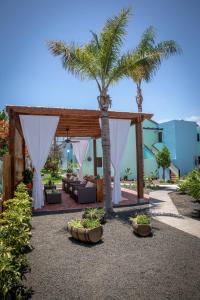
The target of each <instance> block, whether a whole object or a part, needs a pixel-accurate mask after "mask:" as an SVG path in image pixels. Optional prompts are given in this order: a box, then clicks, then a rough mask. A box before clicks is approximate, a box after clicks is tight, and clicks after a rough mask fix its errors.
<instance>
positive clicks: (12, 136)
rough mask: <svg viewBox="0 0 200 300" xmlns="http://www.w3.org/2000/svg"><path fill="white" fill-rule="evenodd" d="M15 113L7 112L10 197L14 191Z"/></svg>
mask: <svg viewBox="0 0 200 300" xmlns="http://www.w3.org/2000/svg"><path fill="white" fill-rule="evenodd" d="M15 121H16V117H15V113H14V112H13V111H10V112H9V139H8V148H9V154H10V170H8V172H10V173H11V174H10V190H11V197H13V195H14V189H15V126H16V124H15Z"/></svg>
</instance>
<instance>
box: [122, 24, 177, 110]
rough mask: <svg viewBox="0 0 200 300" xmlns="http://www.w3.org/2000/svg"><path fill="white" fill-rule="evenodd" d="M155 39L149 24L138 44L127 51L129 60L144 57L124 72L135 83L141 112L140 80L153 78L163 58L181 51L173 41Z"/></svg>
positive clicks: (153, 31)
mask: <svg viewBox="0 0 200 300" xmlns="http://www.w3.org/2000/svg"><path fill="white" fill-rule="evenodd" d="M155 39H156V33H155V29H154V28H153V27H152V26H150V27H148V28H147V29H146V30H145V31H144V33H143V35H142V38H141V40H140V42H139V45H138V46H137V47H136V48H135V49H134V50H133V51H132V52H130V53H129V57H128V60H129V61H131V60H133V61H136V59H137V57H140V58H141V57H144V59H143V60H142V59H141V60H139V61H138V62H137V64H130V66H129V68H127V72H126V75H127V76H128V77H129V78H131V79H132V80H133V81H134V83H135V84H136V88H137V94H136V102H137V106H138V112H142V103H143V96H142V90H141V85H142V82H143V81H146V82H149V81H150V80H151V79H152V78H153V76H154V75H155V74H156V71H157V70H158V69H159V67H160V66H161V63H162V61H163V60H164V59H167V58H169V57H170V56H172V55H175V54H179V53H181V48H180V47H179V46H178V44H177V43H176V42H175V41H173V40H168V41H163V42H160V43H156V41H155ZM146 58H148V59H146Z"/></svg>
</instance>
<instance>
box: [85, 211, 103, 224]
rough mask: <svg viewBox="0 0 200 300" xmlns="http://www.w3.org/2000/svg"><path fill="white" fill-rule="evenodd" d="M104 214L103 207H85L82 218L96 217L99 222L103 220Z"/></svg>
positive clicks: (94, 218) (92, 218) (91, 218)
mask: <svg viewBox="0 0 200 300" xmlns="http://www.w3.org/2000/svg"><path fill="white" fill-rule="evenodd" d="M105 214H106V212H105V209H104V208H86V209H85V210H84V213H83V218H84V219H90V220H96V219H98V220H99V221H100V222H103V221H104V217H105Z"/></svg>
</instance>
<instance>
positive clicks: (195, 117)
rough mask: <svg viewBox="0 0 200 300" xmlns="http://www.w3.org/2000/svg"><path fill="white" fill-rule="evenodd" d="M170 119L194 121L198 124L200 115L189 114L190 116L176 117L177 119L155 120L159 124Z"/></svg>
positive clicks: (199, 123)
mask: <svg viewBox="0 0 200 300" xmlns="http://www.w3.org/2000/svg"><path fill="white" fill-rule="evenodd" d="M172 120H184V121H190V122H196V123H197V124H198V125H199V126H200V116H190V117H186V118H178V119H162V120H158V121H157V122H158V123H159V124H160V123H165V122H169V121H172Z"/></svg>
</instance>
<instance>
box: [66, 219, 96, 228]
mask: <svg viewBox="0 0 200 300" xmlns="http://www.w3.org/2000/svg"><path fill="white" fill-rule="evenodd" d="M68 224H69V225H70V226H72V227H74V228H88V229H93V228H96V227H99V226H100V221H99V220H98V219H94V220H93V219H82V220H79V219H76V220H71V221H70V222H68Z"/></svg>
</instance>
